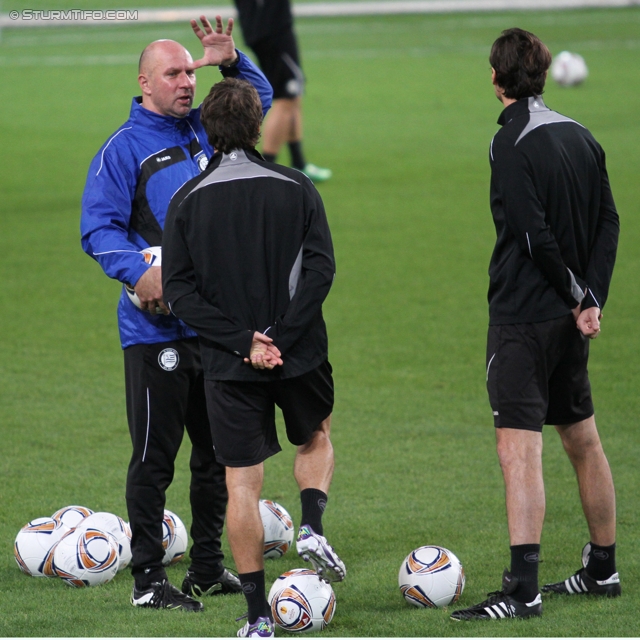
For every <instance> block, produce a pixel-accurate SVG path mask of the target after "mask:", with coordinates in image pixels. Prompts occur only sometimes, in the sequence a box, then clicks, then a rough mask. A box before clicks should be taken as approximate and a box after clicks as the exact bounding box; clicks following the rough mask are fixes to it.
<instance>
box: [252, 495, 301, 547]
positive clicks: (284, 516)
mask: <svg viewBox="0 0 640 640" xmlns="http://www.w3.org/2000/svg"><path fill="white" fill-rule="evenodd" d="M260 517H261V518H262V526H263V527H264V557H265V558H279V557H280V556H283V555H284V554H285V553H286V552H287V551H288V550H289V547H290V546H291V543H292V542H293V521H292V520H291V516H290V515H289V513H288V512H287V510H286V509H285V508H284V507H283V506H282V505H279V504H278V503H277V502H272V501H271V500H260Z"/></svg>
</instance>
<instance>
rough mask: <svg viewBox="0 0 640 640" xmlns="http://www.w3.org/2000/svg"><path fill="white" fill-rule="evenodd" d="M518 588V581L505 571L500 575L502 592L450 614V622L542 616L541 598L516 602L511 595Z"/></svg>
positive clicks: (493, 593) (494, 593)
mask: <svg viewBox="0 0 640 640" xmlns="http://www.w3.org/2000/svg"><path fill="white" fill-rule="evenodd" d="M517 586H518V579H517V578H515V577H514V576H512V575H511V573H509V571H508V570H507V569H505V570H504V573H503V574H502V591H494V592H492V593H489V594H487V595H488V596H489V597H488V598H487V599H486V600H485V601H484V602H481V603H480V604H477V605H475V606H473V607H469V608H468V609H459V610H458V611H454V612H453V613H452V614H451V619H452V620H502V619H504V618H532V617H534V616H541V615H542V597H541V596H540V594H538V595H537V596H536V597H535V598H534V599H533V600H532V601H531V602H518V601H517V600H514V599H513V598H512V597H511V594H512V593H513V592H514V591H515V590H516V587H517Z"/></svg>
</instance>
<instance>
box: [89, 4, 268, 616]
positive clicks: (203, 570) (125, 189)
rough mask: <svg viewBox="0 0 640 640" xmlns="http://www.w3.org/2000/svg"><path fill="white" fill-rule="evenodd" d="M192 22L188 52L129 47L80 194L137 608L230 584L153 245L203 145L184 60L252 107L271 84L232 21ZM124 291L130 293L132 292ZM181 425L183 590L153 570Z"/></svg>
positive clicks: (178, 325)
mask: <svg viewBox="0 0 640 640" xmlns="http://www.w3.org/2000/svg"><path fill="white" fill-rule="evenodd" d="M200 20H201V23H202V27H200V26H199V25H198V23H197V22H196V21H195V20H192V21H191V26H192V28H193V31H194V33H195V35H196V36H197V37H198V39H199V40H200V42H201V43H202V46H203V57H202V58H201V59H199V60H195V61H194V60H193V59H192V57H191V55H190V54H189V52H188V51H187V50H186V49H185V48H184V47H183V46H182V45H181V44H179V43H178V42H175V41H173V40H157V41H156V42H152V43H151V44H150V45H149V46H147V47H146V48H145V50H144V51H143V52H142V55H141V57H140V65H139V70H138V83H139V85H140V90H141V92H142V95H141V96H139V97H136V98H134V99H133V102H132V105H131V113H130V116H129V119H128V120H127V122H125V123H124V124H123V125H122V126H121V127H120V128H119V129H118V130H117V131H116V132H115V133H114V134H113V135H112V136H111V137H110V138H109V139H108V140H107V141H106V142H105V144H104V145H103V146H102V148H101V149H100V151H99V152H98V153H97V155H96V156H95V158H94V159H93V161H92V163H91V166H90V167H89V174H88V177H87V182H86V186H85V190H84V195H83V198H82V218H81V225H80V226H81V233H82V248H83V249H84V251H85V252H86V253H88V254H89V255H90V256H91V257H92V258H94V259H95V260H96V261H97V262H98V263H99V264H100V266H101V267H102V269H103V270H104V272H105V273H106V274H107V275H108V276H109V277H111V278H115V279H116V280H119V281H120V282H122V284H123V287H122V292H121V295H120V301H119V303H118V327H119V331H120V340H121V344H122V348H123V351H124V368H125V387H126V406H127V419H128V422H129V432H130V434H131V440H132V443H133V454H132V456H131V461H130V463H129V469H128V473H127V486H126V499H127V509H128V512H129V520H130V523H131V530H132V540H131V550H132V553H133V561H132V574H133V578H134V587H133V593H132V595H131V603H132V604H133V605H134V606H137V607H150V608H156V609H181V610H183V611H200V610H202V608H203V605H202V603H201V602H199V601H198V600H196V599H195V598H196V597H198V598H199V597H202V596H205V595H217V594H225V593H235V592H239V591H240V590H241V587H240V582H239V580H238V578H237V577H236V576H234V575H233V574H232V573H230V572H229V571H228V570H226V569H225V568H224V565H223V554H222V551H221V545H220V536H221V534H222V528H223V523H224V517H225V510H226V505H227V490H226V485H225V469H224V467H223V466H222V465H221V464H219V463H218V462H217V461H216V458H215V453H214V450H213V443H212V440H211V432H210V429H209V422H208V419H207V411H206V403H205V396H204V380H203V374H202V364H201V358H200V350H199V347H198V341H197V337H196V334H195V333H194V332H193V331H192V330H191V329H189V328H188V327H187V326H186V325H185V324H183V323H182V322H181V321H180V320H178V319H177V318H176V317H175V316H173V315H170V314H169V311H168V309H167V308H166V306H165V304H164V302H163V300H162V276H161V269H162V267H161V258H160V257H154V256H151V257H149V254H145V253H144V250H145V249H147V248H149V247H160V245H161V244H162V229H163V227H164V220H165V215H166V212H167V208H168V206H169V201H170V200H171V196H172V195H173V194H174V193H175V192H176V191H177V190H178V189H179V188H180V187H181V186H182V185H183V184H184V183H185V182H186V181H187V180H190V179H191V178H193V177H195V176H197V175H199V174H200V172H201V171H203V170H204V169H205V167H206V166H207V164H208V162H209V158H210V157H211V156H212V155H213V149H212V148H211V146H210V145H209V142H208V140H207V135H206V133H205V132H204V129H203V127H202V125H201V123H200V107H198V108H196V109H193V108H192V107H193V101H194V98H195V90H196V76H195V70H196V69H198V68H200V67H204V66H210V65H214V66H218V67H219V69H220V71H221V73H222V75H223V76H224V77H237V78H243V79H245V80H248V81H249V82H251V83H252V84H253V85H254V87H255V88H256V89H257V90H258V93H259V95H260V99H261V101H262V108H263V111H264V112H265V113H266V111H267V110H268V109H269V107H270V105H271V96H272V91H271V87H270V85H269V83H268V82H267V80H266V78H265V77H264V76H263V75H262V73H261V71H260V70H259V69H258V68H257V67H256V66H255V65H254V64H253V63H252V62H251V61H250V60H249V58H247V57H246V56H245V55H244V54H242V53H241V52H239V51H237V50H236V48H235V45H234V42H233V37H232V30H233V21H232V20H229V22H228V24H227V26H226V28H225V27H224V26H223V24H222V19H221V18H220V16H217V17H216V23H215V27H213V26H212V25H211V24H210V23H209V22H208V20H207V19H206V18H205V17H204V16H202V17H201V18H200ZM134 301H135V302H134ZM185 427H186V430H187V433H188V434H189V438H190V440H191V445H192V448H191V459H190V468H191V487H190V500H191V515H192V525H191V538H192V540H193V544H192V547H191V552H190V556H191V564H190V567H189V569H188V571H187V574H186V576H185V578H184V582H183V584H182V591H180V590H178V589H177V588H176V587H174V586H173V585H172V584H170V583H169V581H168V579H167V575H166V572H165V569H164V566H163V565H164V564H166V563H167V562H168V561H169V560H170V558H167V557H165V556H166V554H165V549H164V547H165V546H166V543H167V540H168V536H170V535H171V531H170V530H169V529H170V527H167V526H165V525H163V514H164V507H165V496H166V490H167V488H168V487H169V485H170V483H171V481H172V479H173V473H174V464H175V458H176V455H177V453H178V449H179V448H180V443H181V442H182V438H183V435H184V430H185Z"/></svg>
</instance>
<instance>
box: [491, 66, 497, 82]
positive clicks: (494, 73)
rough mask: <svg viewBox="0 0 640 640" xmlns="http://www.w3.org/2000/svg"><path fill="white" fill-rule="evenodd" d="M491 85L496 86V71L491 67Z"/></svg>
mask: <svg viewBox="0 0 640 640" xmlns="http://www.w3.org/2000/svg"><path fill="white" fill-rule="evenodd" d="M491 83H492V84H494V85H495V84H496V70H495V69H494V68H493V67H491Z"/></svg>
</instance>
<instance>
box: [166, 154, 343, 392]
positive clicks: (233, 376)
mask: <svg viewBox="0 0 640 640" xmlns="http://www.w3.org/2000/svg"><path fill="white" fill-rule="evenodd" d="M334 273H335V261H334V255H333V245H332V241H331V234H330V231H329V226H328V223H327V219H326V215H325V211H324V206H323V203H322V200H321V198H320V195H319V194H318V192H317V190H316V189H315V187H314V186H313V184H312V183H311V181H310V180H309V179H308V178H307V177H306V176H305V175H304V174H302V173H301V172H299V171H296V170H295V169H289V168H288V167H282V166H280V165H275V164H272V163H267V162H265V161H264V160H263V159H262V158H261V157H260V156H259V154H257V153H253V152H250V151H234V152H232V153H230V154H228V155H226V154H224V155H223V154H216V155H215V156H214V157H213V158H212V160H211V162H210V163H209V166H208V167H207V169H206V170H205V171H204V173H203V174H201V175H200V176H198V177H197V178H194V179H193V180H190V181H189V182H187V183H186V184H185V185H184V186H183V187H182V188H181V189H180V190H179V191H178V192H177V193H176V195H175V196H174V197H173V199H172V201H171V205H170V207H169V211H168V214H167V219H166V222H165V227H164V235H163V242H162V274H163V291H164V298H165V300H166V302H167V303H168V305H169V306H170V308H171V311H172V312H173V313H174V314H175V315H176V316H178V317H179V318H180V319H181V320H183V321H184V322H185V323H186V324H187V325H188V326H190V327H191V328H192V329H193V330H194V331H196V332H197V334H198V336H199V338H200V345H201V352H202V358H203V367H204V370H205V377H206V378H207V379H211V380H248V381H251V380H254V381H259V380H270V379H276V378H290V377H295V376H299V375H302V374H303V373H306V372H307V371H310V370H312V369H314V368H315V367H317V366H318V365H319V364H321V363H322V362H323V361H324V360H325V359H326V358H327V355H328V342H327V333H326V327H325V323H324V319H323V316H322V303H323V302H324V300H325V298H326V296H327V294H328V293H329V289H330V288H331V284H332V282H333V277H334ZM255 331H259V332H261V333H265V334H266V335H268V336H269V337H270V338H273V341H274V344H275V345H276V346H277V347H278V348H279V349H280V351H281V352H282V358H283V361H284V365H283V366H281V367H276V368H275V369H274V370H272V371H263V370H255V369H253V368H252V367H251V365H249V364H246V363H244V362H243V358H244V357H247V356H248V355H249V350H250V347H251V342H252V338H253V334H254V332H255Z"/></svg>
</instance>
